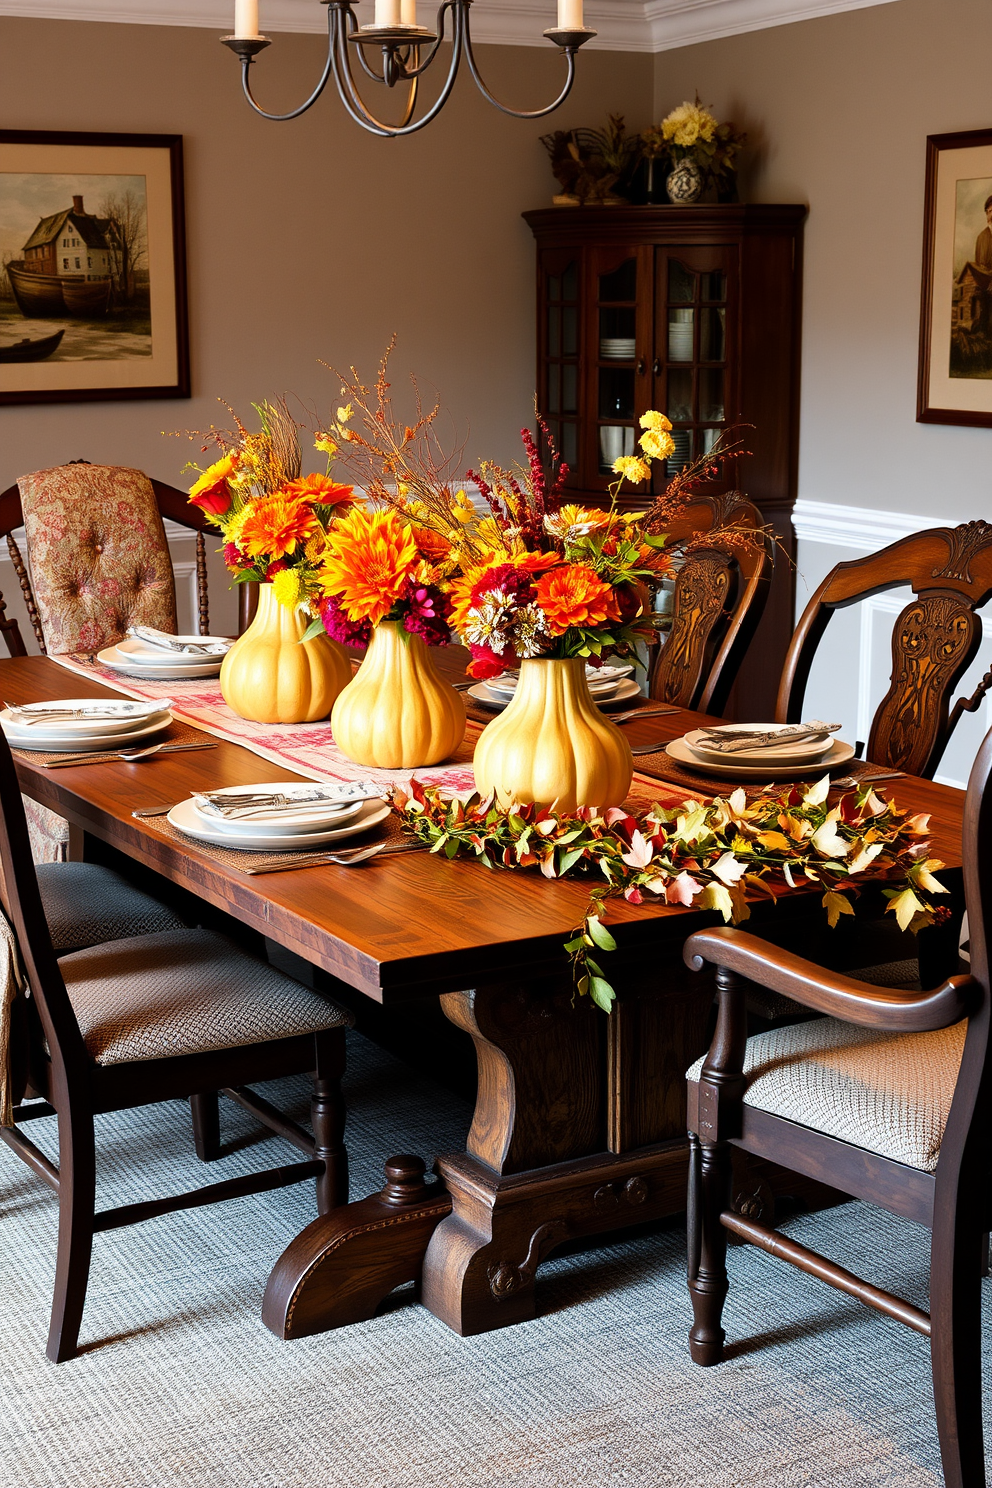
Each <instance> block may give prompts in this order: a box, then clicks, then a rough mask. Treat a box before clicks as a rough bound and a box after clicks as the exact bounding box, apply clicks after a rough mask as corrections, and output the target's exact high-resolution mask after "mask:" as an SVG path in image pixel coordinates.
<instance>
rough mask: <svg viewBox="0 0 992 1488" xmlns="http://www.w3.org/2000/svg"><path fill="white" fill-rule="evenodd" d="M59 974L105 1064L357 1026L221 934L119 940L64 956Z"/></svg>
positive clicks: (93, 1052) (170, 933) (172, 933)
mask: <svg viewBox="0 0 992 1488" xmlns="http://www.w3.org/2000/svg"><path fill="white" fill-rule="evenodd" d="M59 966H60V968H61V970H62V975H63V977H64V978H65V984H66V988H67V989H68V993H69V999H70V1001H71V1002H72V1006H73V1010H74V1012H75V1014H76V1018H77V1021H78V1023H79V1029H80V1032H81V1033H82V1035H83V1042H84V1043H85V1045H86V1049H87V1052H88V1053H89V1054H90V1056H91V1058H93V1059H94V1060H95V1061H96V1062H97V1064H130V1063H133V1062H135V1061H139V1060H145V1059H164V1058H173V1057H175V1056H177V1055H181V1054H202V1053H206V1052H208V1051H210V1050H215V1049H234V1048H240V1047H242V1046H243V1045H245V1044H262V1043H267V1042H269V1040H271V1039H282V1038H291V1037H293V1036H294V1035H297V1034H304V1033H316V1032H318V1031H319V1030H321V1029H325V1028H344V1027H347V1026H348V1025H349V1024H350V1022H351V1021H352V1020H351V1015H350V1014H349V1013H348V1012H346V1011H345V1010H344V1009H343V1008H340V1007H338V1005H337V1004H336V1003H333V1002H331V1001H329V1000H328V999H325V998H323V997H318V996H317V994H316V993H315V992H311V991H310V990H309V988H307V987H304V986H302V985H301V983H300V982H297V981H294V980H293V978H292V977H288V976H285V975H284V974H283V972H281V971H277V970H276V969H275V967H273V966H269V965H267V964H266V963H265V962H264V961H256V960H254V959H253V958H252V957H251V956H246V955H244V954H243V953H242V952H241V951H239V950H238V948H237V947H236V946H235V945H234V943H233V942H232V941H230V940H228V939H227V938H226V937H225V936H223V935H217V934H216V933H215V932H214V931H212V930H167V931H165V932H163V933H161V934H158V935H144V936H141V937H140V938H139V939H136V940H114V941H111V942H110V943H109V944H108V945H98V946H92V947H91V948H90V949H89V950H85V951H75V952H74V953H73V954H72V955H70V956H63V957H61V958H60V960H59Z"/></svg>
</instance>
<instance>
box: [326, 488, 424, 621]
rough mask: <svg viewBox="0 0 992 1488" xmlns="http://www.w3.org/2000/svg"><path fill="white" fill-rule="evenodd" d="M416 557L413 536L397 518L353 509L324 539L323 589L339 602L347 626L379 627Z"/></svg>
mask: <svg viewBox="0 0 992 1488" xmlns="http://www.w3.org/2000/svg"><path fill="white" fill-rule="evenodd" d="M418 556H419V555H418V553H417V545H416V542H415V541H414V535H413V531H412V530H411V528H410V527H409V526H408V525H407V523H406V522H404V521H402V520H401V518H400V517H399V516H397V514H396V512H394V511H388V510H387V511H377V512H367V511H365V510H363V508H361V507H355V508H354V509H353V510H352V511H350V512H349V513H348V515H347V516H346V517H343V518H342V519H341V521H339V522H336V523H335V525H334V527H333V528H332V530H331V533H330V535H329V537H328V542H327V550H326V553H325V555H324V565H323V568H322V569H321V572H320V584H321V588H322V589H323V592H324V593H325V594H328V595H336V596H337V597H338V598H339V599H340V601H341V608H342V609H343V610H344V612H345V614H346V615H347V616H348V619H349V620H356V621H357V620H371V622H372V624H373V625H378V623H379V621H380V620H382V619H383V618H384V616H386V615H388V614H389V611H390V610H391V609H392V607H393V605H394V604H395V603H396V601H397V599H399V597H400V595H401V594H402V592H403V589H404V587H405V585H406V581H407V579H408V577H409V575H410V570H411V569H412V568H413V566H414V565H415V564H416V563H417V561H418Z"/></svg>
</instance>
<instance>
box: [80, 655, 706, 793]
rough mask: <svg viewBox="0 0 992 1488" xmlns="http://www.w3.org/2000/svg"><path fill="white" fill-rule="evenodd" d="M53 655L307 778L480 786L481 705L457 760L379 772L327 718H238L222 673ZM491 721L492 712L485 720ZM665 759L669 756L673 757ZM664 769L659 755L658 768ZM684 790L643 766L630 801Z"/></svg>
mask: <svg viewBox="0 0 992 1488" xmlns="http://www.w3.org/2000/svg"><path fill="white" fill-rule="evenodd" d="M51 659H52V661H57V662H58V664H59V665H60V666H63V667H65V668H66V669H67V670H68V671H70V672H75V673H77V674H78V675H79V676H81V677H87V678H89V680H90V681H93V682H102V683H103V684H104V686H106V687H111V688H113V689H114V691H115V692H121V693H123V694H124V695H125V696H126V697H133V698H140V699H142V700H146V701H159V700H160V699H162V698H171V699H172V700H173V704H174V706H173V710H172V711H173V713H174V714H175V716H176V718H177V719H181V720H183V722H185V723H190V724H193V725H194V726H195V727H196V728H198V729H203V730H204V732H206V733H209V734H215V735H216V736H217V737H218V738H220V739H226V740H228V741H229V742H230V743H232V744H240V745H242V746H243V748H245V749H250V750H251V751H252V753H253V754H257V755H259V756H260V757H261V758H262V759H267V760H269V761H271V762H272V763H273V764H276V765H285V766H286V767H287V768H288V769H291V770H295V771H296V772H297V774H299V775H303V776H305V777H306V778H307V779H308V780H320V781H323V782H331V783H333V782H336V781H341V780H375V781H376V782H377V783H379V784H381V785H382V786H383V787H388V786H391V785H394V784H398V785H404V784H405V783H406V782H407V781H408V780H409V778H410V776H411V774H412V775H414V776H415V777H416V778H417V779H418V780H419V781H420V782H421V783H422V784H423V785H438V786H443V787H444V788H445V789H446V790H451V791H459V792H464V791H471V790H474V789H475V777H474V775H473V773H472V756H473V754H474V753H475V745H476V741H477V740H478V738H479V735H480V734H481V733H482V730H483V728H484V727H485V722H483V720H482V718H480V717H479V716H478V715H477V712H476V709H475V708H474V707H472V709H471V711H470V713H469V717H468V722H467V727H466V731H465V738H464V740H463V741H462V743H461V744H460V745H459V747H458V749H457V750H456V751H455V754H454V757H453V759H452V761H451V763H450V764H443V765H431V766H429V767H426V766H425V767H424V768H422V769H418V770H413V771H409V770H402V771H396V770H372V769H369V768H368V767H367V766H365V765H356V764H354V763H353V761H352V760H350V759H348V758H347V757H346V756H345V755H344V754H343V753H342V752H341V750H340V749H339V748H338V746H337V745H336V744H335V742H334V735H333V734H332V732H331V725H330V722H329V720H327V719H323V720H321V721H320V722H318V723H290V724H282V723H252V722H251V721H250V720H248V719H246V718H239V717H238V715H237V714H236V713H234V712H233V711H232V710H231V709H230V708H229V707H228V706H227V704H226V703H225V701H224V699H223V696H222V695H221V690H220V682H219V680H218V679H217V678H216V677H207V678H205V679H204V678H202V677H200V678H195V679H192V680H189V679H187V680H181V679H178V678H177V679H176V680H174V681H172V682H169V681H161V682H160V681H151V680H149V679H147V678H144V677H140V678H139V677H131V676H124V675H122V674H121V673H120V672H112V671H111V670H110V669H109V668H108V667H104V666H101V665H100V664H99V662H95V661H91V660H90V659H89V658H88V657H87V656H82V655H74V656H53V657H52V658H51ZM473 715H475V716H473ZM488 721H489V719H488V718H487V719H486V722H488ZM663 758H664V759H665V760H667V755H666V756H664V757H663ZM668 763H671V761H668ZM661 768H663V766H662V763H661V757H660V758H659V773H660V771H661ZM685 794H686V793H685V790H684V789H683V788H682V785H681V783H678V784H675V785H670V786H666V785H665V784H664V783H663V781H661V780H659V779H657V778H656V777H655V775H654V774H648V773H643V772H639V773H637V774H635V776H634V785H633V787H632V790H631V795H630V797H629V798H628V804H630V805H635V804H636V805H638V806H643V805H649V804H650V803H651V802H652V801H658V800H661V801H663V802H664V803H665V804H667V805H672V804H673V803H676V802H681V801H682V800H683V799H684V797H685ZM693 795H695V796H698V795H699V787H695V788H694V790H693Z"/></svg>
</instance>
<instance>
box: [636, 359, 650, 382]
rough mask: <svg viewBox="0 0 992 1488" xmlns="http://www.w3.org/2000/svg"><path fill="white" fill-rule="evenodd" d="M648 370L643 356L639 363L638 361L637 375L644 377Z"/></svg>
mask: <svg viewBox="0 0 992 1488" xmlns="http://www.w3.org/2000/svg"><path fill="white" fill-rule="evenodd" d="M647 370H648V369H647V367H646V366H645V363H644V358H643V357H641V358H640V360H639V361H638V363H637V375H638V377H643V376H644V374H645V372H646V371H647Z"/></svg>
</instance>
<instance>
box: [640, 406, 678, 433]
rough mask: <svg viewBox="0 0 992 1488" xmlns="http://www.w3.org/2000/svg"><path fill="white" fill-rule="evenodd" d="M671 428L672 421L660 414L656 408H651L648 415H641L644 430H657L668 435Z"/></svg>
mask: <svg viewBox="0 0 992 1488" xmlns="http://www.w3.org/2000/svg"><path fill="white" fill-rule="evenodd" d="M671 427H672V421H671V419H669V418H666V417H665V415H664V414H663V413H659V412H658V410H657V409H656V408H649V409H648V411H647V413H642V414H641V428H642V429H657V430H660V431H662V432H664V433H667V432H668V430H669V429H671Z"/></svg>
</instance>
